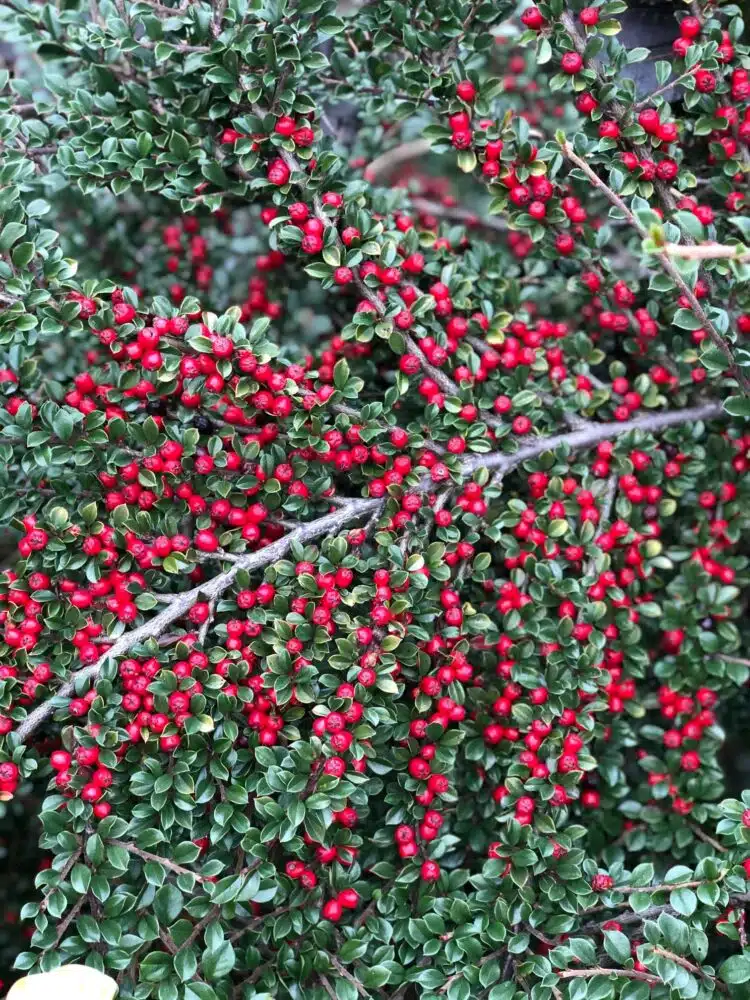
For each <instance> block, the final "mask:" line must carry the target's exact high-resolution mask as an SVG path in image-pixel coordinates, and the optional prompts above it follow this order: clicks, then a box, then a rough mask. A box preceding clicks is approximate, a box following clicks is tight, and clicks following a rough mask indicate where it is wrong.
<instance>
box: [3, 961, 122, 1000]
mask: <svg viewBox="0 0 750 1000" xmlns="http://www.w3.org/2000/svg"><path fill="white" fill-rule="evenodd" d="M116 996H117V983H116V982H115V981H114V979H111V978H110V977H109V976H105V975H104V973H103V972H98V971H97V970H96V969H92V968H90V967H89V966H88V965H61V966H59V968H57V969H53V970H52V972H42V973H39V974H38V975H36V976H26V977H25V978H24V979H19V980H18V982H17V983H14V984H13V986H12V987H11V990H10V993H8V996H7V998H6V1000H115V997H116Z"/></svg>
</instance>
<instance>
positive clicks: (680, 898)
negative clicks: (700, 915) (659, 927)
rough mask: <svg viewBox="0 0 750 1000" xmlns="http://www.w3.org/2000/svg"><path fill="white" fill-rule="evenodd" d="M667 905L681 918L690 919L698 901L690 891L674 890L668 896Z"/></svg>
mask: <svg viewBox="0 0 750 1000" xmlns="http://www.w3.org/2000/svg"><path fill="white" fill-rule="evenodd" d="M669 903H670V905H671V906H672V908H673V909H675V910H677V912H678V913H681V914H682V916H683V917H690V916H692V915H693V913H695V910H696V907H697V906H698V899H697V897H696V895H695V893H694V892H693V890H692V889H675V890H674V891H673V892H671V893H670V894H669Z"/></svg>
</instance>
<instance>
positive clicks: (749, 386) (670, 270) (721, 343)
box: [561, 141, 750, 395]
mask: <svg viewBox="0 0 750 1000" xmlns="http://www.w3.org/2000/svg"><path fill="white" fill-rule="evenodd" d="M561 149H562V153H563V156H565V158H566V159H568V160H570V162H571V163H574V164H575V165H576V166H577V167H578V169H579V170H582V171H583V173H584V174H585V175H586V177H587V178H588V179H589V180H590V181H591V183H592V184H593V185H594V187H596V188H598V189H599V190H600V191H601V192H602V193H603V194H604V195H605V196H606V198H607V199H608V200H609V201H610V202H611V203H612V204H613V205H614V206H615V207H616V208H618V209H619V210H620V211H621V212H622V213H623V215H624V216H625V218H626V219H627V221H628V223H629V224H630V225H631V226H632V227H633V229H635V230H636V232H637V233H639V235H640V236H641V238H642V239H647V238H648V236H649V233H648V230H647V229H646V227H645V226H643V225H642V224H641V223H640V222H639V220H638V219H637V218H636V216H635V215H634V214H633V212H632V211H631V210H630V209H629V208H628V206H627V205H626V204H625V202H624V201H623V200H622V198H621V197H620V196H619V195H618V194H616V192H614V191H613V190H612V188H610V187H609V185H607V184H606V183H605V182H604V181H603V180H602V178H601V177H599V175H598V174H597V173H596V172H595V171H594V170H592V168H591V167H590V166H589V165H588V163H586V161H585V160H583V159H582V158H581V157H580V156H578V155H577V153H574V152H573V147H572V146H571V145H570V143H569V142H567V141H565V142H563V143H562V144H561ZM657 256H658V258H659V260H660V261H661V265H662V268H663V270H664V271H665V272H666V274H667V275H669V277H670V278H671V279H672V281H673V282H674V283H675V285H677V287H678V288H679V290H680V292H682V294H683V295H684V296H685V298H686V299H687V301H688V303H689V305H690V309H691V311H692V312H693V314H694V316H695V317H696V319H697V320H698V321H699V323H700V324H701V326H702V327H703V329H704V330H705V331H706V333H707V334H708V336H709V337H710V339H711V341H712V342H713V344H714V346H715V347H717V348H718V349H719V351H721V353H722V354H723V355H724V357H725V358H726V360H727V370H728V371H729V373H730V374H731V375H732V377H733V378H734V379H735V380H736V381H737V383H738V385H739V386H740V387H741V388H742V390H743V392H744V393H745V394H746V395H750V379H748V378H747V376H745V375H744V374H743V373H742V372H741V371H740V370H739V368H738V367H737V364H736V362H735V360H734V355H733V354H732V350H731V348H730V346H729V344H728V343H727V342H726V340H725V339H724V338H723V337H722V335H721V334H720V333H719V331H718V330H717V329H716V327H715V326H714V324H713V323H712V322H711V320H710V319H709V317H708V315H707V313H706V311H705V310H704V308H703V306H702V305H701V304H700V302H699V301H698V299H697V298H696V296H695V292H694V291H693V289H692V288H690V286H689V285H688V284H687V282H686V281H685V279H684V278H683V277H682V275H681V274H680V272H679V271H678V270H677V268H676V267H675V266H674V264H673V262H672V260H671V259H670V257H669V255H668V254H667V253H665V252H664V250H661V251H660V252H659V253H658V255H657Z"/></svg>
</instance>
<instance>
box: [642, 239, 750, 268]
mask: <svg viewBox="0 0 750 1000" xmlns="http://www.w3.org/2000/svg"><path fill="white" fill-rule="evenodd" d="M740 250H741V247H739V246H734V247H733V246H729V245H728V244H726V243H696V244H695V245H694V246H688V245H685V244H682V243H665V244H664V246H663V247H662V252H663V253H665V254H667V255H668V256H670V257H683V258H685V259H686V260H719V259H723V258H726V259H727V260H735V261H737V262H738V263H746V262H747V261H749V260H750V253H748V252H747V251H742V252H741V253H740V252H739V251H740Z"/></svg>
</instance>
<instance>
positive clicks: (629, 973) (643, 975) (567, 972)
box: [557, 966, 661, 986]
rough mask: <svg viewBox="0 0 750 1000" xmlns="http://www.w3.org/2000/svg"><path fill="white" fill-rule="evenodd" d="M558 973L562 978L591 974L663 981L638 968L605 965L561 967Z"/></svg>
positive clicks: (653, 982)
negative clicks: (606, 966)
mask: <svg viewBox="0 0 750 1000" xmlns="http://www.w3.org/2000/svg"><path fill="white" fill-rule="evenodd" d="M557 975H558V976H559V977H560V979H575V978H579V977H580V978H584V979H586V978H589V977H590V976H622V977H624V978H625V979H640V981H641V982H642V983H651V984H652V985H653V986H655V985H657V984H658V983H660V982H661V979H659V977H658V976H654V975H653V974H652V973H650V972H639V971H638V970H637V969H605V968H604V967H603V966H596V967H595V968H593V969H561V970H560V971H559V972H558V973H557Z"/></svg>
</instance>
